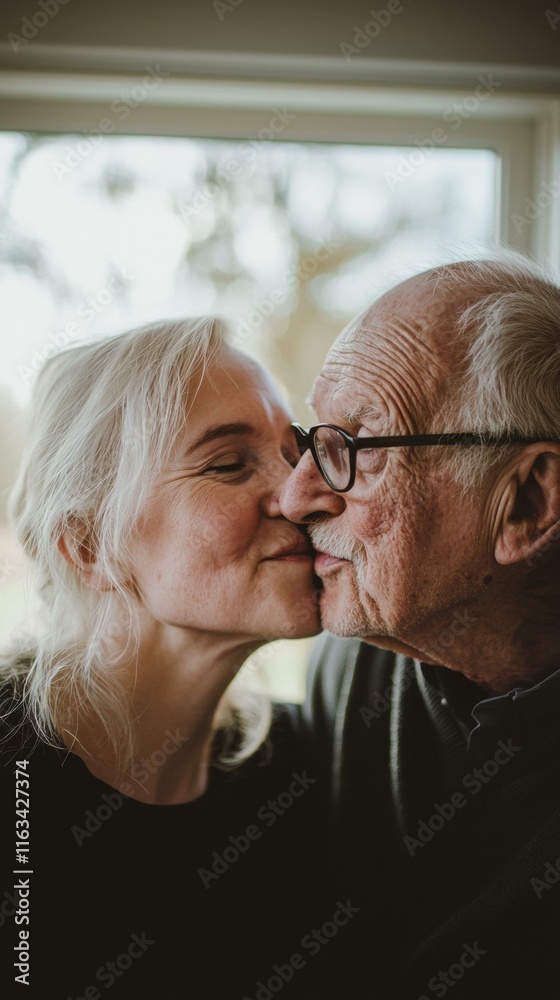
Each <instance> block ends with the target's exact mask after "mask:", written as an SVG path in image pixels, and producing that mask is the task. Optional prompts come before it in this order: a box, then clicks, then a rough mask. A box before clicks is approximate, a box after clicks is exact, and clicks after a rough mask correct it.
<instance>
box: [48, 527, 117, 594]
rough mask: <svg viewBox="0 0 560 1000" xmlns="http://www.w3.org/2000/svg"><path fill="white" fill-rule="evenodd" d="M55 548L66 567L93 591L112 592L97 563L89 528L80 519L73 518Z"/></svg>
mask: <svg viewBox="0 0 560 1000" xmlns="http://www.w3.org/2000/svg"><path fill="white" fill-rule="evenodd" d="M57 548H58V551H59V552H60V554H61V556H62V558H63V559H65V560H66V562H67V563H68V565H69V566H70V567H71V568H72V569H73V570H74V571H75V573H76V574H77V575H78V576H79V577H81V579H82V580H83V581H84V582H85V583H88V584H89V586H90V587H91V588H92V589H93V590H112V589H113V585H112V584H111V583H110V581H109V580H107V577H106V576H104V575H103V573H102V572H101V569H100V567H99V564H98V562H97V553H96V542H95V539H94V537H93V532H92V530H91V527H90V526H89V525H87V524H86V522H85V521H84V520H83V519H82V518H77V517H76V518H73V519H72V520H71V521H70V522H69V523H68V527H66V528H65V529H64V531H63V532H62V534H61V535H60V537H59V539H58V542H57Z"/></svg>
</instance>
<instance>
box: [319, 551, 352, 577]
mask: <svg viewBox="0 0 560 1000" xmlns="http://www.w3.org/2000/svg"><path fill="white" fill-rule="evenodd" d="M351 565H352V563H351V562H350V560H349V559H338V558H337V556H331V555H329V553H328V552H316V553H315V572H316V574H317V576H327V574H328V573H334V571H335V570H337V569H341V568H342V566H351Z"/></svg>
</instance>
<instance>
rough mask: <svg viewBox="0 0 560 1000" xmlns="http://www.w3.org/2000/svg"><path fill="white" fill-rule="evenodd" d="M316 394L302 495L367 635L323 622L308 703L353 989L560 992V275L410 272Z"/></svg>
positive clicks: (368, 992)
mask: <svg viewBox="0 0 560 1000" xmlns="http://www.w3.org/2000/svg"><path fill="white" fill-rule="evenodd" d="M312 405H313V407H314V409H315V411H316V413H317V417H318V420H319V421H320V422H321V423H320V424H319V425H318V426H316V427H315V428H311V430H309V431H308V432H306V431H304V430H303V429H302V428H296V435H297V438H298V442H299V449H300V453H301V455H302V458H301V460H300V462H299V464H298V465H297V467H296V468H295V470H294V472H293V474H292V476H291V478H290V479H289V481H288V483H287V485H286V487H285V490H284V493H283V495H282V497H281V507H282V510H283V513H284V514H285V515H286V516H287V517H289V518H290V519H292V520H293V521H297V522H302V523H305V524H307V525H308V527H309V531H310V534H311V537H312V539H313V543H314V545H315V547H316V549H317V558H316V572H317V574H318V576H319V577H320V578H321V580H322V585H323V591H322V596H321V612H322V618H323V624H324V627H325V628H326V629H327V630H328V631H329V632H331V633H334V634H335V635H338V636H344V637H357V638H355V639H354V640H353V641H351V640H349V639H348V638H346V639H334V638H331V637H329V638H327V639H326V640H325V641H324V642H323V644H322V646H321V648H320V649H319V651H318V653H317V655H316V659H315V663H314V666H313V670H312V677H311V689H310V700H309V706H308V707H309V709H310V711H311V713H312V721H313V727H314V733H315V736H316V742H317V745H318V747H319V750H320V761H321V764H322V765H323V766H324V768H325V775H326V776H328V778H329V781H330V788H331V796H332V804H333V807H334V816H335V820H336V831H337V837H338V840H337V842H336V853H335V855H334V857H335V858H336V859H341V858H342V859H345V861H344V863H342V864H341V865H340V866H339V877H340V885H341V886H342V885H345V886H346V887H347V888H348V893H350V889H352V892H353V894H354V900H353V901H354V903H355V905H356V906H357V907H359V908H360V912H361V915H360V916H357V917H356V920H355V921H354V924H355V927H356V928H358V926H360V928H361V932H360V933H361V938H360V937H358V938H356V937H354V946H355V953H354V954H352V955H351V957H348V956H347V967H346V971H347V972H348V975H349V976H352V975H354V980H353V982H354V986H353V992H352V991H351V993H348V996H349V997H350V996H351V997H352V1000H355V998H356V997H358V996H361V995H362V993H363V996H369V997H375V996H378V997H379V1000H387V998H388V997H390V996H391V997H392V996H394V997H397V998H398V1000H406V998H407V997H410V998H411V1000H417V998H419V1000H426V998H432V997H443V996H446V995H447V993H448V992H450V993H451V995H452V997H453V998H455V1000H457V998H458V997H459V996H462V997H469V998H470V997H472V998H477V1000H478V998H481V997H488V998H492V1000H502V998H503V1000H506V998H507V1000H511V998H512V997H515V998H531V1000H544V998H548V997H553V996H554V997H557V996H560V960H559V959H558V958H557V954H558V940H559V938H560V614H559V599H560V542H559V540H560V286H559V285H557V284H556V283H555V281H554V280H553V279H551V278H550V277H549V276H547V275H546V274H545V273H544V272H541V271H540V269H538V268H537V267H536V266H535V265H533V264H531V263H529V262H528V261H525V260H524V259H523V258H521V257H519V256H518V255H503V256H500V257H497V258H496V259H490V260H485V261H464V262H460V263H456V264H453V265H450V266H446V267H442V268H437V269H435V270H432V271H429V272H426V273H424V274H420V275H419V276H417V277H414V278H412V279H410V280H408V281H405V282H404V283H402V284H400V285H398V286H397V287H396V288H394V289H393V290H392V291H390V292H389V293H387V294H385V295H384V296H383V297H382V298H380V299H379V300H378V301H377V302H376V303H375V304H374V305H373V306H372V308H371V309H369V310H368V311H367V312H366V313H365V314H364V315H362V316H361V317H359V318H358V319H357V320H356V321H355V322H353V323H351V324H350V325H349V326H348V327H347V329H346V330H345V331H344V332H343V333H342V334H341V336H340V337H339V338H338V340H337V341H336V342H335V344H334V346H333V347H332V349H331V351H330V353H329V355H328V357H327V360H326V362H325V364H324V367H323V369H322V371H321V373H320V375H319V377H318V378H317V380H316V382H315V386H314V389H313V404H312ZM325 425H328V426H325ZM359 640H363V641H359ZM348 893H347V894H348ZM356 933H357V931H356ZM341 937H342V935H341ZM348 940H350V938H348ZM348 955H350V953H348ZM384 956H387V959H388V961H387V965H386V967H385V969H383V958H384ZM356 970H359V971H356ZM555 983H556V985H554V984H555ZM360 984H361V986H362V992H360ZM376 989H377V992H376ZM333 996H334V994H333Z"/></svg>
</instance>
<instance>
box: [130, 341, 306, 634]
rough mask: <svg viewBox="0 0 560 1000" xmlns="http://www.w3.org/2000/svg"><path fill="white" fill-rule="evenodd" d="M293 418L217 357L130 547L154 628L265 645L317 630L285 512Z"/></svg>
mask: <svg viewBox="0 0 560 1000" xmlns="http://www.w3.org/2000/svg"><path fill="white" fill-rule="evenodd" d="M290 419H291V418H290V414H289V413H288V411H287V410H286V407H285V406H284V404H283V403H282V401H281V399H280V397H279V396H278V393H277V392H276V390H275V388H274V386H273V385H272V383H271V382H270V380H269V379H268V377H267V376H266V374H265V372H264V371H263V370H262V369H261V368H260V366H258V365H256V363H255V362H253V361H251V360H250V359H248V358H246V357H245V356H244V355H243V354H241V353H239V352H237V351H234V350H232V349H231V348H227V347H224V348H222V349H221V351H220V354H219V355H218V359H217V361H216V362H215V363H213V364H212V365H211V367H210V368H209V370H208V372H207V374H206V376H205V379H204V381H203V384H202V386H201V388H200V390H199V392H198V395H197V397H196V400H195V402H194V405H193V407H192V410H191V412H190V414H189V417H188V421H187V426H186V428H185V433H184V435H181V436H180V438H179V440H178V442H177V446H176V449H175V452H174V455H173V457H172V461H171V462H170V463H169V465H168V467H167V469H166V470H165V471H164V472H163V474H162V475H161V477H160V479H159V481H158V483H157V484H156V485H155V486H154V489H153V491H152V494H151V496H150V501H149V503H148V507H147V510H146V516H145V518H144V520H143V522H142V526H141V531H140V532H139V535H138V537H137V539H136V540H135V543H134V558H133V566H132V571H131V576H132V578H133V580H134V583H135V586H136V588H137V590H138V592H139V593H140V595H141V600H142V604H143V606H144V607H145V608H146V609H147V610H148V611H149V613H150V615H151V616H153V618H154V619H155V620H156V621H159V622H161V623H164V624H167V625H172V626H177V627H188V628H195V629H197V630H202V631H204V632H211V633H214V634H222V635H236V636H247V637H257V638H266V639H268V638H275V637H280V636H292V637H294V636H306V635H313V634H315V633H316V632H317V631H318V630H319V627H320V626H319V617H318V611H317V600H316V581H315V579H314V576H313V554H312V549H311V545H310V543H309V541H308V539H307V537H306V536H305V535H304V534H303V531H302V529H300V528H299V527H298V526H296V525H294V524H291V523H290V522H289V521H287V520H286V519H285V518H284V517H283V516H282V515H281V513H280V509H279V506H278V494H279V491H280V489H281V487H282V486H283V484H284V482H285V481H286V479H287V477H288V475H289V474H290V472H291V470H292V466H293V465H294V464H295V463H296V462H297V459H298V455H297V449H296V447H295V441H294V436H293V432H292V430H291V427H290Z"/></svg>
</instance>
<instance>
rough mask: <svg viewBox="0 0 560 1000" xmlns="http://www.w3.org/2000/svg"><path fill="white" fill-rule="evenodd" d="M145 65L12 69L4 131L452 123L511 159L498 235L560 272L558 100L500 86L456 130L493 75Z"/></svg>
mask: <svg viewBox="0 0 560 1000" xmlns="http://www.w3.org/2000/svg"><path fill="white" fill-rule="evenodd" d="M149 69H151V70H152V72H153V73H157V75H160V77H161V78H160V79H159V81H158V82H157V86H154V87H153V88H151V89H149V90H146V95H145V99H143V100H142V101H141V102H139V103H138V105H137V106H136V107H134V108H132V107H126V108H125V110H127V111H128V113H127V114H126V115H124V114H123V112H122V111H121V114H122V115H123V117H120V115H117V114H116V113H115V112H114V111H113V110H112V106H113V104H114V102H119V101H120V102H121V105H122V103H123V96H122V95H130V94H131V93H132V92H133V91H134V88H139V87H142V81H143V79H145V77H146V71H148V70H149ZM144 70H145V72H144V73H143V74H137V73H134V74H132V73H123V74H119V75H117V74H115V73H114V72H111V73H75V72H12V71H7V72H2V73H0V128H1V129H2V130H4V131H34V132H41V133H53V134H56V133H58V134H60V133H62V134H65V133H74V134H84V135H85V137H87V136H88V135H92V134H96V133H95V130H97V131H98V132H99V125H100V122H101V121H103V120H107V119H109V120H110V121H111V124H112V129H111V134H113V135H154V136H185V137H191V138H215V139H237V140H241V141H243V140H247V141H250V140H252V141H255V139H256V140H257V141H258V137H259V135H260V134H262V130H263V129H264V130H265V132H266V131H267V122H269V121H270V119H271V117H272V116H273V115H274V114H275V112H276V110H277V109H278V108H280V109H285V110H286V111H287V112H288V113H289V115H293V116H294V117H293V119H292V120H291V121H290V122H289V124H287V125H286V126H285V127H284V128H283V130H282V131H281V132H280V133H278V135H277V137H275V138H274V139H272V140H270V141H276V142H282V141H290V142H297V141H302V142H304V141H307V142H321V143H352V144H365V145H370V144H371V145H390V146H403V147H414V146H417V145H421V144H422V143H423V142H424V140H425V139H427V138H429V137H430V136H431V134H432V132H433V130H434V129H438V128H439V129H442V128H443V130H444V132H445V133H446V141H445V142H444V143H442V144H441V147H440V148H445V149H451V148H463V149H476V148H479V149H490V150H492V151H494V152H495V153H496V154H497V155H498V156H499V157H500V162H501V171H499V172H498V173H499V174H500V176H499V177H498V178H497V181H496V183H497V199H496V200H497V217H496V219H495V235H496V238H497V239H499V240H501V241H503V242H505V243H507V244H509V245H511V246H515V247H518V248H520V249H522V250H525V251H526V252H528V253H530V254H532V255H533V256H535V257H536V258H537V259H538V260H541V261H545V262H549V263H550V264H551V265H552V266H553V267H555V268H559V269H560V198H559V197H552V198H550V197H549V199H548V200H549V204H546V202H547V195H546V187H545V185H547V184H550V182H551V181H555V180H556V179H558V187H559V191H560V101H559V100H558V99H556V98H554V97H551V96H546V95H534V94H522V93H513V94H512V93H507V92H506V93H502V92H501V91H500V90H497V91H496V92H494V93H491V94H490V96H489V97H488V99H484V100H482V99H481V100H479V104H478V107H477V108H476V109H475V110H473V111H472V112H471V113H469V114H468V115H467V114H466V112H465V113H464V115H463V116H461V115H460V116H459V117H460V118H461V121H460V124H459V125H458V126H457V127H456V129H453V128H451V127H446V123H447V122H449V121H450V118H449V116H450V115H451V113H452V108H453V105H454V104H455V105H459V106H460V107H462V108H465V107H469V106H472V104H473V100H474V99H475V97H474V95H475V94H476V88H477V87H478V86H479V81H480V79H481V78H484V77H483V75H481V74H479V75H478V76H474V77H473V86H472V88H470V89H467V88H450V87H445V86H442V87H439V88H422V87H410V86H402V87H395V86H392V87H388V86H379V85H367V86H364V85H358V84H354V83H348V84H340V83H335V84H330V83H316V82H297V83H296V82H292V81H289V82H283V81H280V82H278V81H274V82H273V81H270V80H261V81H256V80H245V81H243V80H238V79H230V80H228V79H218V78H216V79H206V78H202V77H201V78H198V79H196V78H187V77H177V76H172V75H171V74H167V73H166V71H165V70H162V69H161V68H160V66H159V63H157V62H156V63H155V65H151V64H149V63H146V65H145V67H144ZM487 75H488V74H487ZM151 79H152V80H153V79H154V77H153V76H152V78H151ZM498 83H499V81H498ZM138 92H139V91H137V93H138ZM130 99H131V98H130V97H129V96H128V100H130ZM125 104H126V100H125ZM445 116H447V118H446V117H445ZM268 131H269V132H270V129H268ZM537 198H540V200H541V206H539V205H538V203H537V202H536V199H537ZM531 215H533V216H535V217H534V218H530V216H531Z"/></svg>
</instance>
